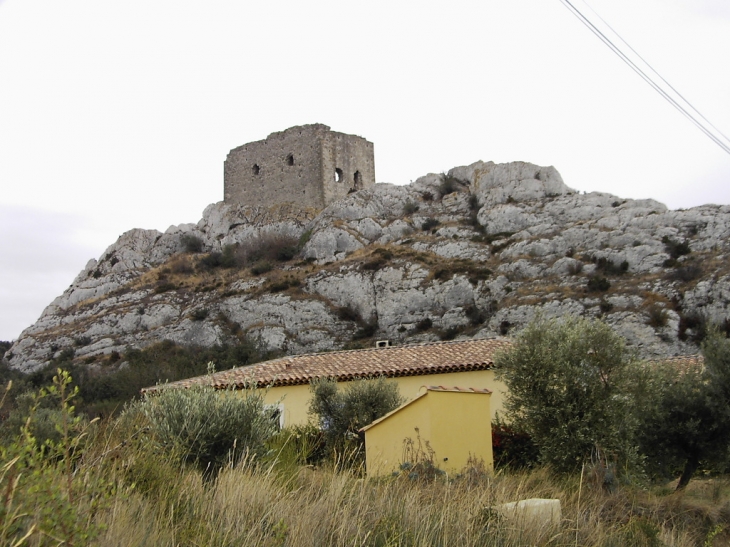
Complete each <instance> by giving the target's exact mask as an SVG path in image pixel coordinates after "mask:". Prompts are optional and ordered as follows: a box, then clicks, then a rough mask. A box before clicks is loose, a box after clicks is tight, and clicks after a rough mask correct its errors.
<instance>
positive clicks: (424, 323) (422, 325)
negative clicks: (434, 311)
mask: <svg viewBox="0 0 730 547" xmlns="http://www.w3.org/2000/svg"><path fill="white" fill-rule="evenodd" d="M432 327H433V321H432V320H431V318H430V317H425V318H423V319H421V320H420V321H418V322H417V323H416V331H418V332H424V331H427V330H429V329H430V328H432Z"/></svg>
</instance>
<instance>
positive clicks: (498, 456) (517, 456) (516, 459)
mask: <svg viewBox="0 0 730 547" xmlns="http://www.w3.org/2000/svg"><path fill="white" fill-rule="evenodd" d="M492 450H493V453H494V466H495V467H497V468H503V467H509V468H511V469H527V468H531V467H535V466H536V465H537V462H538V459H539V455H540V453H539V450H538V448H537V446H536V445H535V443H534V442H533V441H532V437H530V435H529V434H528V433H527V432H525V431H519V430H517V429H515V428H514V427H512V426H511V425H509V424H506V423H505V422H504V421H502V420H501V419H500V418H499V417H497V418H496V419H495V421H494V422H492Z"/></svg>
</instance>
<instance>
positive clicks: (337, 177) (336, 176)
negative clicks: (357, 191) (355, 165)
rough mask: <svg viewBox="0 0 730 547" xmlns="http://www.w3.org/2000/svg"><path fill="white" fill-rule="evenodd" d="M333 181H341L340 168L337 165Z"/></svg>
mask: <svg viewBox="0 0 730 547" xmlns="http://www.w3.org/2000/svg"><path fill="white" fill-rule="evenodd" d="M335 182H342V169H340V168H339V167H337V168H336V169H335Z"/></svg>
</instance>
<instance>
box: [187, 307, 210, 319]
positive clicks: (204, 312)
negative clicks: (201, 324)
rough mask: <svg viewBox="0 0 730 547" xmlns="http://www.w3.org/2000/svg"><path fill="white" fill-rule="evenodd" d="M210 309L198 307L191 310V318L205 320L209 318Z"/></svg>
mask: <svg viewBox="0 0 730 547" xmlns="http://www.w3.org/2000/svg"><path fill="white" fill-rule="evenodd" d="M209 313H210V311H209V310H208V308H197V309H194V310H193V311H191V312H190V315H189V317H190V319H192V320H193V321H204V320H205V319H207V318H208V314H209Z"/></svg>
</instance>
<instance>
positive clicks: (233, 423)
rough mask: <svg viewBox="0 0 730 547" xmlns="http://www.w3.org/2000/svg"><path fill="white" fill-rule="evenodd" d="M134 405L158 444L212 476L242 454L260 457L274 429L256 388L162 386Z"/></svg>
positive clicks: (270, 413)
mask: <svg viewBox="0 0 730 547" xmlns="http://www.w3.org/2000/svg"><path fill="white" fill-rule="evenodd" d="M137 404H138V405H139V410H140V411H141V412H142V413H143V414H144V416H145V417H146V418H147V420H148V421H149V424H150V435H151V437H152V438H153V439H154V440H156V441H157V442H158V443H159V444H160V446H161V447H163V448H174V450H175V453H176V454H178V455H179V456H180V457H181V458H182V460H183V461H185V462H186V463H190V464H194V465H195V466H197V467H198V468H199V469H200V470H201V471H203V472H204V473H206V474H211V475H212V476H215V475H216V474H217V472H218V471H219V470H220V469H221V468H222V467H223V466H225V465H226V464H227V463H231V464H234V465H235V464H236V463H237V462H238V461H240V460H241V458H242V457H244V456H248V457H252V458H258V457H261V456H262V455H263V454H264V453H265V443H266V441H267V440H268V439H269V437H271V436H272V435H273V434H274V433H275V432H276V431H277V429H278V427H277V424H278V421H277V414H275V411H274V410H271V409H266V408H265V406H264V399H263V395H262V394H261V393H260V392H258V391H256V390H255V389H250V390H246V391H244V392H243V393H241V392H240V391H233V390H226V391H221V390H215V389H213V388H212V387H209V386H193V387H190V388H188V389H162V391H161V392H160V393H158V394H155V395H153V396H150V397H147V398H146V399H145V400H143V401H141V402H139V403H137Z"/></svg>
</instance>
